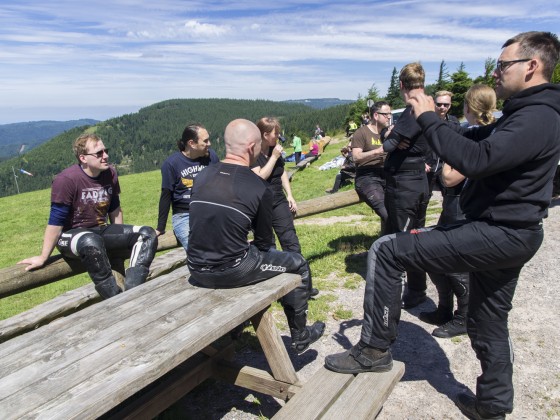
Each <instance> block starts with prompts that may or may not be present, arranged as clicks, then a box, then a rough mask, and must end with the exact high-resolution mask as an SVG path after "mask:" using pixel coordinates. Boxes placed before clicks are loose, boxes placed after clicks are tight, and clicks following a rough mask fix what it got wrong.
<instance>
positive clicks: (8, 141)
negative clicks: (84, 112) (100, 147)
mask: <svg viewBox="0 0 560 420" xmlns="http://www.w3.org/2000/svg"><path fill="white" fill-rule="evenodd" d="M98 122H99V121H98V120H93V119H85V118H84V119H79V120H71V121H29V122H21V123H13V124H2V125H0V158H8V157H12V156H16V155H17V154H18V151H19V149H20V147H21V145H22V144H25V145H26V147H25V150H26V151H29V150H30V149H33V148H34V147H36V146H38V145H40V144H42V143H44V142H45V141H47V140H50V139H52V138H53V137H55V136H58V135H59V134H61V133H63V132H65V131H67V130H70V129H72V128H75V127H81V126H84V125H94V124H97V123H98Z"/></svg>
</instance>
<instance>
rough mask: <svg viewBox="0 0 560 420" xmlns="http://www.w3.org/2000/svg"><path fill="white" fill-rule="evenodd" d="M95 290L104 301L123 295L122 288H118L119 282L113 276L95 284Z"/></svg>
mask: <svg viewBox="0 0 560 420" xmlns="http://www.w3.org/2000/svg"><path fill="white" fill-rule="evenodd" d="M95 290H97V293H99V296H101V297H102V298H103V299H109V298H111V297H113V296H116V295H118V294H119V293H122V290H121V288H120V287H119V286H117V282H116V280H115V278H114V277H113V276H111V277H109V278H108V279H106V280H103V281H102V282H99V283H97V284H95Z"/></svg>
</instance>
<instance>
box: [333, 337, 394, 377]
mask: <svg viewBox="0 0 560 420" xmlns="http://www.w3.org/2000/svg"><path fill="white" fill-rule="evenodd" d="M325 367H326V368H327V369H329V370H332V371H333V372H338V373H363V372H387V371H389V370H391V369H392V368H393V357H392V356H391V351H390V350H385V351H382V350H378V349H376V348H373V347H369V346H366V345H364V344H362V343H361V342H359V343H358V344H356V345H355V346H354V347H352V348H351V349H350V350H348V351H345V352H344V353H338V354H331V355H329V356H327V357H325Z"/></svg>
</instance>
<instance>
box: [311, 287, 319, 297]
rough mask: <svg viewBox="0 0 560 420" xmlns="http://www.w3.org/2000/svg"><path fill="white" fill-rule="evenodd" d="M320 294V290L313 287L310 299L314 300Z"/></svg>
mask: <svg viewBox="0 0 560 420" xmlns="http://www.w3.org/2000/svg"><path fill="white" fill-rule="evenodd" d="M318 294H319V289H317V288H315V287H312V288H311V291H310V292H309V297H310V298H312V297H315V296H317V295H318Z"/></svg>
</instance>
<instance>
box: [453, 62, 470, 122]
mask: <svg viewBox="0 0 560 420" xmlns="http://www.w3.org/2000/svg"><path fill="white" fill-rule="evenodd" d="M472 85H473V81H472V79H471V78H470V77H469V74H468V73H467V72H466V71H465V64H464V63H461V64H460V65H459V68H458V69H457V71H456V72H455V73H453V74H452V75H451V83H450V85H449V89H448V90H450V91H451V92H453V98H452V100H451V109H450V110H449V113H450V114H451V115H455V116H456V117H462V116H463V102H464V100H465V93H466V92H467V90H469V88H470V87H471V86H472Z"/></svg>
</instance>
